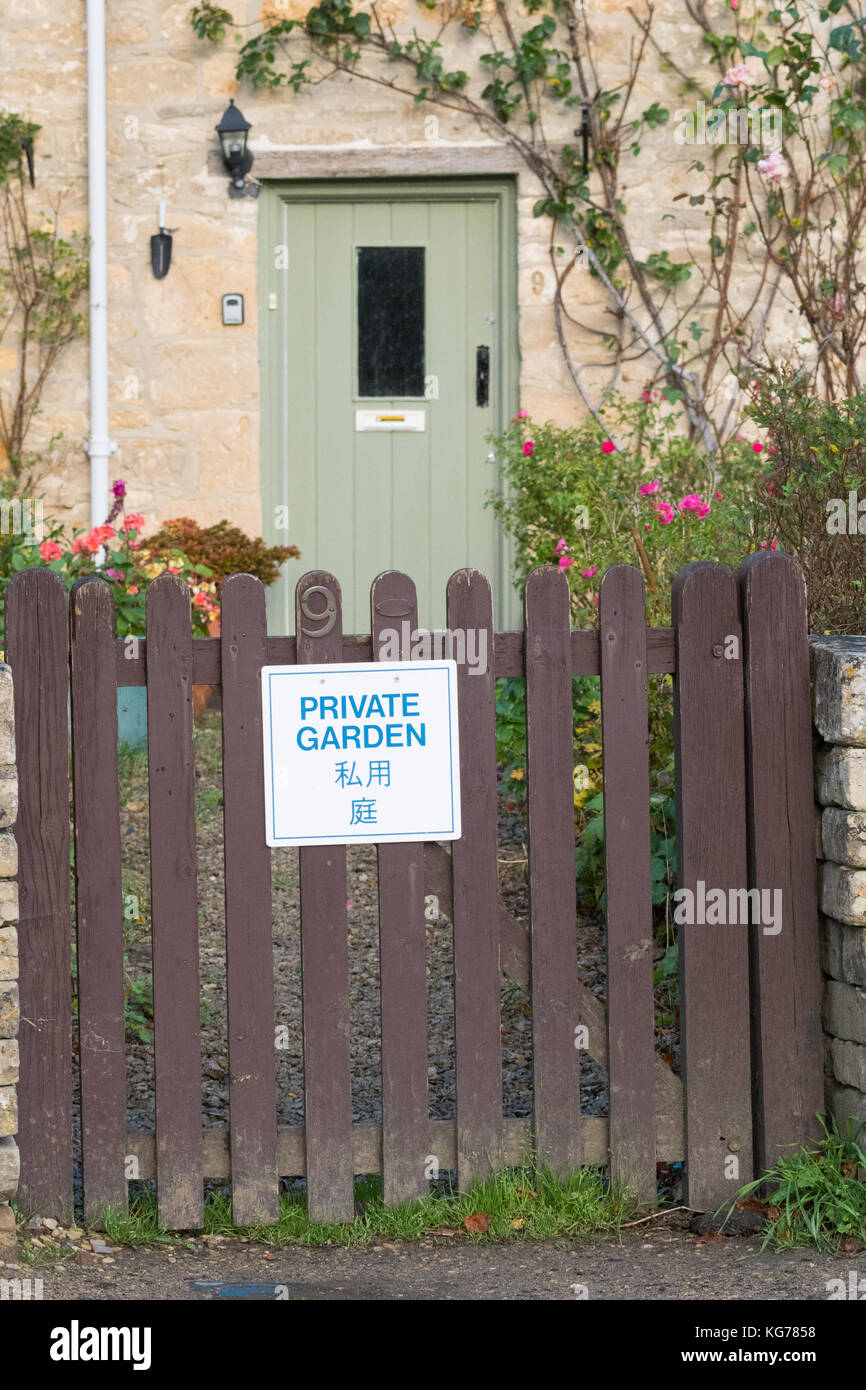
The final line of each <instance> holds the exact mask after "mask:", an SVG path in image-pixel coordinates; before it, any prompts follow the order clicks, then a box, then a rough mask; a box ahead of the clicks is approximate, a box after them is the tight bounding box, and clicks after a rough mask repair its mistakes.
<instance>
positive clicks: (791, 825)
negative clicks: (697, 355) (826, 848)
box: [739, 552, 824, 1172]
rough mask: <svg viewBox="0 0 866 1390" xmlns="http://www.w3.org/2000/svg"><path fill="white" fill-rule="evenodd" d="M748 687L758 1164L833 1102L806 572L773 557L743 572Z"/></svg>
mask: <svg viewBox="0 0 866 1390" xmlns="http://www.w3.org/2000/svg"><path fill="white" fill-rule="evenodd" d="M739 577H740V588H741V597H742V607H743V641H744V652H743V662H744V668H745V689H746V788H747V798H748V826H749V886H750V887H751V888H756V889H758V890H760V891H761V893H762V895H763V894H764V893H766V894H767V895H768V896H767V899H766V906H767V907H768V908H769V913H768V914H767V916H773V917H775V919H776V920H774V921H772V922H770V923H769V928H768V923H767V921H766V919H765V920H763V921H762V923H761V925H756V926H754V927H752V928H751V941H752V1046H753V1059H752V1061H753V1071H754V1087H755V1167H756V1171H757V1172H761V1171H763V1170H764V1169H765V1168H768V1167H771V1166H772V1165H773V1164H774V1163H775V1162H776V1160H777V1159H778V1157H779V1155H780V1153H782V1152H783V1151H784V1150H785V1148H786V1146H787V1145H789V1144H790V1143H791V1142H792V1141H793V1140H794V1139H801V1140H807V1139H809V1138H819V1137H820V1134H821V1127H820V1125H819V1123H818V1120H817V1119H816V1114H817V1112H818V1111H822V1110H823V1109H824V1081H823V1065H822V1058H823V1050H822V1029H821V970H820V962H819V956H818V935H819V933H818V902H817V888H816V862H815V853H814V819H813V809H812V795H813V792H812V711H811V700H810V688H809V639H808V627H807V616H806V585H805V581H804V579H803V572H802V570H801V569H800V566H799V565H798V564H797V562H796V560H794V559H793V557H791V556H789V555H773V554H770V553H768V552H764V553H763V554H761V555H752V556H750V557H749V559H748V560H745V561H744V562H743V564H742V565H741V567H740V576H739Z"/></svg>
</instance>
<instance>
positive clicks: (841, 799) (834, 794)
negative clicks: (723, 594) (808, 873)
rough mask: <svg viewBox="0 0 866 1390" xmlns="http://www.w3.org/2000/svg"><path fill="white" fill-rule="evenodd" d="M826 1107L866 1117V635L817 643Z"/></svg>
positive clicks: (842, 1119)
mask: <svg viewBox="0 0 866 1390" xmlns="http://www.w3.org/2000/svg"><path fill="white" fill-rule="evenodd" d="M812 674H813V691H814V709H815V725H816V728H817V730H818V734H819V735H820V738H821V743H820V745H819V748H818V754H817V799H818V802H819V803H820V828H819V832H818V842H819V843H818V852H819V855H820V857H821V858H822V859H823V861H824V862H823V864H822V865H821V873H820V896H819V902H820V907H821V912H822V917H821V957H822V967H823V970H824V975H825V982H824V1033H825V1043H826V1049H825V1072H826V1078H827V1084H826V1097H827V1108H828V1110H830V1111H831V1112H832V1113H833V1114H834V1115H835V1116H836V1119H837V1120H838V1121H839V1123H840V1124H841V1125H842V1126H843V1127H844V1125H845V1123H846V1121H847V1120H848V1119H849V1118H852V1119H853V1120H854V1121H855V1123H856V1122H859V1121H861V1120H866V637H821V638H815V639H813V642H812Z"/></svg>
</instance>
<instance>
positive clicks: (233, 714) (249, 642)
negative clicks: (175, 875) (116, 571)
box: [220, 574, 280, 1226]
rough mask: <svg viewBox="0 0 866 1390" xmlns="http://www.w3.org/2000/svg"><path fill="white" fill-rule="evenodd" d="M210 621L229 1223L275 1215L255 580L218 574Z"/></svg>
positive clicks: (259, 620)
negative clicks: (217, 725) (216, 662)
mask: <svg viewBox="0 0 866 1390" xmlns="http://www.w3.org/2000/svg"><path fill="white" fill-rule="evenodd" d="M220 624H221V631H222V640H221V642H220V653H221V656H222V670H221V675H222V754H223V825H224V854H225V901H226V1000H227V1004H228V1033H229V1114H230V1116H231V1125H230V1133H231V1149H232V1210H233V1215H234V1220H235V1224H236V1225H238V1226H246V1225H255V1224H259V1223H262V1224H266V1223H268V1222H273V1221H276V1220H277V1218H278V1217H279V1210H280V1193H279V1179H278V1176H277V1114H276V1097H277V1082H276V1054H275V1046H274V953H273V942H272V934H271V852H270V850H269V849H268V847H267V845H266V844H265V839H264V836H263V835H262V826H263V825H264V823H265V792H264V745H263V742H262V686H261V670H262V666H264V665H265V661H266V657H267V620H266V617H265V590H264V585H263V584H262V582H261V580H259V579H254V578H253V576H252V575H249V574H233V575H231V576H230V577H229V578H228V579H227V580H226V582H225V584H224V585H223V588H222V594H221V602H220Z"/></svg>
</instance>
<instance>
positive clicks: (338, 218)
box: [260, 180, 517, 632]
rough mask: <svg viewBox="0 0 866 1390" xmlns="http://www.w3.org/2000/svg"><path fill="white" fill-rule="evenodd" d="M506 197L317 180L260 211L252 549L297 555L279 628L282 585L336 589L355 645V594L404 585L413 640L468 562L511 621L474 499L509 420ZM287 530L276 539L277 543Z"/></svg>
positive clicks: (482, 494)
mask: <svg viewBox="0 0 866 1390" xmlns="http://www.w3.org/2000/svg"><path fill="white" fill-rule="evenodd" d="M512 200H513V189H512V186H511V185H510V184H509V183H508V182H506V181H503V180H498V181H495V182H493V181H485V180H470V181H465V182H462V181H458V180H454V181H447V182H442V181H428V182H426V183H419V182H417V181H414V180H395V181H392V182H390V183H387V184H383V183H364V184H355V183H351V184H350V183H347V182H335V181H333V180H332V181H329V182H327V183H323V184H318V183H315V184H305V185H300V184H295V185H283V186H280V187H273V188H269V189H268V190H267V192H266V195H265V196H264V197H263V199H262V227H261V232H260V242H261V246H262V262H261V274H260V285H261V292H260V305H261V314H262V321H263V334H264V339H263V433H262V443H263V452H262V457H263V479H262V492H263V510H264V527H263V531H264V534H265V536H267V537H268V538H269V539H270V540H272V541H275V542H279V541H286V540H287V539H288V540H289V541H290V542H292V543H293V544H295V545H297V546H298V547H299V548H300V551H301V559H300V561H291V562H289V564H288V565H286V567H285V577H284V580H283V581H282V582H281V583H280V585H279V586H276V587H275V589H274V590H273V591H272V593H271V595H270V606H271V611H270V626H271V630H272V631H273V632H277V631H282V632H290V631H292V630H293V626H294V622H293V594H294V586H295V583H296V581H297V579H298V577H299V576H300V575H301V574H302V573H304V572H305V571H307V570H311V569H324V570H329V571H330V572H331V573H333V574H334V575H336V577H337V578H338V579H339V581H340V583H341V585H342V591H343V627H344V631H345V632H369V630H370V609H369V594H370V584H371V581H372V580H373V579H374V578H375V576H376V575H377V574H378V573H380V571H382V570H384V569H392V568H393V569H401V570H404V571H405V572H406V573H408V574H410V575H411V576H412V578H413V579H414V580H415V583H416V585H417V589H418V599H419V618H420V623H421V625H422V626H425V627H444V625H445V606H444V605H445V586H446V583H447V581H448V578H449V576H450V575H451V574H453V572H454V571H455V570H456V569H459V568H461V567H462V566H464V565H472V566H473V567H474V568H476V569H480V570H483V571H484V572H485V573H486V574H488V575H489V576H490V578H491V580H492V582H493V585H494V603H495V606H496V609H495V612H496V623H497V626H498V627H503V626H509V625H510V624H511V623H512V622H513V620H514V599H513V590H512V589H511V583H510V576H509V574H508V559H507V554H506V546H505V544H504V542H503V539H502V537H501V535H500V533H499V529H498V527H497V525H496V522H495V518H494V516H493V513H492V511H491V510H490V508H489V507H486V506H485V502H486V500H487V497H488V495H489V493H490V492H491V490H493V489H495V488H496V487H497V471H496V465H495V461H494V460H493V457H492V453H491V445H490V443H489V441H488V438H487V436H488V435H489V434H490V433H491V432H492V431H498V430H499V429H501V428H502V426H503V424H504V423H505V421H506V420H507V419H509V418H510V417H511V415H513V414H514V413H515V409H516V390H517V350H516V347H515V337H516V333H515V310H514V287H513V278H514V230H513V224H514V210H513V201H512ZM286 518H288V529H287V530H285V529H281V527H282V526H283V525H284V524H285V521H286Z"/></svg>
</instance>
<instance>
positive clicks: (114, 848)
mask: <svg viewBox="0 0 866 1390" xmlns="http://www.w3.org/2000/svg"><path fill="white" fill-rule="evenodd" d="M318 586H320V587H323V588H325V589H326V590H328V591H329V593H330V595H331V596H332V598H333V602H334V605H335V607H336V621H334V622H333V623H332V622H331V621H330V619H329V618H326V616H325V614H324V613H323V612H321V593H319V595H317V596H316V597H315V599H314V597H313V596H312V595H311V596H310V598H309V599H307V597H306V595H307V591H308V590H310V589H312V588H314V587H318ZM805 611H806V610H805V590H804V584H803V579H802V575H801V573H800V570H799V568H798V567H797V565H796V564H795V563H794V562H793V561H792V560H790V559H789V558H787V557H785V556H779V555H770V554H762V555H755V556H752V557H750V558H749V560H747V561H746V562H745V563H744V564H743V566H742V567H741V569H740V572H739V574H738V575H735V574H733V573H732V572H731V571H730V570H728V569H726V568H724V567H723V566H719V565H710V564H695V565H689V566H687V567H686V568H685V569H684V570H682V571H681V572H680V574H679V575H678V576H677V579H676V581H675V584H674V593H673V624H674V625H673V627H672V628H652V627H650V628H648V627H647V626H646V621H645V606H644V586H643V580H642V577H641V575H640V574H639V572H638V571H637V570H635V569H632V568H631V567H629V566H618V567H616V568H614V569H611V570H609V571H608V572H607V573H606V574H605V575H604V578H603V580H602V582H601V587H600V599H599V627H598V629H597V630H591V631H572V630H571V628H570V622H569V595H568V586H567V582H566V579H565V577H564V576H563V575H562V574H561V573H560V572H559V571H558V570H556V569H552V568H544V569H541V570H537V571H535V572H534V573H533V574H532V575H531V576H530V578H529V580H528V582H527V585H526V591H525V625H524V631H522V632H499V633H494V627H493V611H492V603H491V592H490V586H489V583H488V581H487V580H486V578H485V577H484V576H483V575H481V574H479V573H478V572H477V571H473V570H462V571H459V572H458V573H457V574H455V575H454V576H453V577H452V579H451V581H450V583H449V585H448V591H447V606H446V623H447V628H448V629H449V630H450V632H451V633H456V634H459V633H460V632H461V630H463V631H465V630H467V629H475V630H477V631H478V632H481V631H482V630H483V631H484V632H486V634H487V642H488V646H487V650H488V652H489V653H491V654H492V659H490V660H489V661H488V669H487V671H486V673H484V674H478V673H475V672H473V673H471V674H470V672H469V671H468V669H467V667H466V665H465V664H464V665H462V666H460V667H459V668H458V701H459V718H460V750H461V789H462V814H463V833H462V838H461V839H459V840H457V841H454V842H453V846H452V849H451V853H450V854H449V853H448V852H447V851H446V850H445V848H444V847H443V846H441V845H438V844H426V845H424V844H397V845H382V846H380V847H379V917H380V980H381V1014H382V1109H383V1119H382V1124H381V1125H371V1124H361V1125H358V1124H355V1125H353V1123H352V1107H351V1096H350V1059H349V1000H348V996H349V982H348V954H347V952H348V947H347V930H346V852H345V848H343V847H334V846H325V847H309V848H305V849H302V850H300V851H299V855H300V885H301V941H302V990H303V1045H304V1070H305V1126H304V1128H303V1129H300V1128H294V1127H292V1128H290V1127H278V1125H277V1119H276V1116H277V1095H276V1081H275V1057H274V982H273V957H272V926H271V881H270V851H269V849H268V848H267V846H266V844H265V837H264V833H263V832H264V786H263V767H262V763H263V755H262V735H261V698H260V684H261V683H260V670H261V667H262V666H263V665H265V664H289V663H299V664H303V663H320V662H337V661H370V660H375V658H376V652H377V642H378V639H379V637H380V635H381V633H382V630H383V629H384V628H386V627H387V628H394V627H396V628H397V629H398V630H400V629H401V627H402V625H403V624H404V623H405V624H406V625H407V626H406V627H402V630H403V632H404V633H405V632H406V631H407V630H411V629H412V628H414V627H415V626H416V614H417V606H416V599H415V588H414V585H413V583H412V581H411V579H409V578H408V577H407V576H406V575H403V574H399V573H396V572H393V571H388V572H386V573H384V574H382V575H380V576H379V577H378V579H377V580H376V581H375V583H374V584H373V587H372V592H371V613H372V621H371V630H372V637H371V636H360V637H359V636H344V635H343V633H342V627H341V619H340V589H339V585H338V582H337V580H336V579H335V578H334V577H333V576H331V575H329V574H325V573H321V572H314V573H310V574H307V575H305V576H304V577H303V578H302V579H301V580H300V582H299V584H298V588H297V595H296V617H297V623H296V631H297V632H298V633H299V638H298V640H297V641H296V640H295V638H292V637H269V636H268V635H267V631H266V623H265V594H264V589H263V588H262V585H261V584H260V583H259V581H258V580H256V579H253V578H251V577H250V576H248V575H234V576H232V577H231V578H229V579H228V580H226V582H225V585H224V587H223V590H222V614H221V621H222V629H221V630H222V636H221V637H219V638H210V639H193V637H192V636H191V633H190V623H189V595H188V590H187V589H186V586H185V585H184V583H183V582H182V581H181V580H180V579H178V578H176V577H174V576H169V575H163V576H161V577H159V578H158V579H156V580H155V581H154V582H153V583H152V584H151V586H150V589H149V592H148V597H147V637H146V641H136V640H130V639H126V640H121V639H118V638H117V637H116V636H115V627H114V609H113V599H112V595H111V591H110V589H109V587H108V586H107V585H106V584H105V583H104V582H103V581H101V580H100V579H94V578H91V579H88V580H85V581H79V583H78V584H77V585H76V586H75V588H74V589H73V592H72V595H71V598H69V597H68V596H67V593H66V590H65V589H64V587H63V584H62V582H61V581H60V579H59V578H58V576H56V575H55V574H53V573H52V572H50V571H48V570H46V569H31V570H25V571H23V572H22V573H20V574H18V575H16V576H15V578H14V579H13V580H12V581H11V584H10V585H9V589H8V594H7V609H6V659H7V661H8V662H9V663H10V665H11V667H12V671H13V676H14V683H15V705H16V738H17V752H18V771H19V779H20V813H19V819H18V825H17V831H16V833H17V837H18V843H19V852H20V869H19V884H20V919H21V920H20V976H21V978H20V991H21V1016H22V1026H21V1083H20V1088H19V1091H20V1131H19V1140H18V1142H19V1147H20V1150H21V1163H22V1173H21V1188H20V1200H21V1202H22V1204H23V1205H24V1207H25V1208H29V1209H31V1210H42V1211H43V1212H46V1213H52V1214H54V1215H56V1216H57V1217H59V1218H68V1217H69V1215H70V1214H71V1207H72V1190H73V1082H74V1078H73V1050H72V1045H71V1029H72V1008H71V969H70V967H71V931H70V844H69V839H70V815H69V806H70V787H69V756H68V753H69V721H70V718H71V733H72V776H73V784H74V795H73V804H74V816H73V824H74V851H75V852H74V874H75V905H76V942H77V971H78V990H79V1018H78V1027H79V1036H80V1052H79V1055H80V1093H81V1146H82V1163H83V1186H84V1203H85V1211H86V1212H87V1213H88V1214H92V1213H94V1212H97V1211H98V1210H99V1209H101V1208H102V1207H104V1206H106V1205H109V1206H112V1207H123V1206H124V1205H125V1204H126V1200H127V1177H128V1176H129V1175H130V1172H131V1171H135V1172H137V1173H138V1175H139V1176H140V1177H142V1178H156V1179H157V1190H158V1199H159V1211H160V1217H161V1220H162V1222H163V1224H164V1225H165V1226H166V1227H169V1228H177V1229H182V1228H195V1227H198V1226H200V1225H201V1222H202V1207H203V1179H204V1178H214V1179H220V1178H227V1177H229V1176H230V1177H231V1182H232V1192H233V1203H234V1215H235V1220H236V1221H237V1222H238V1223H252V1222H269V1221H273V1220H274V1219H275V1218H276V1215H277V1211H278V1200H279V1196H278V1178H279V1175H299V1174H306V1179H307V1184H308V1202H309V1211H310V1215H311V1216H312V1217H313V1218H314V1219H331V1220H351V1218H352V1215H353V1187H352V1180H353V1174H356V1173H361V1172H381V1173H382V1174H383V1178H384V1191H385V1198H386V1200H387V1201H388V1202H391V1203H394V1202H399V1201H401V1200H405V1199H408V1198H411V1197H413V1196H415V1195H418V1194H420V1193H422V1192H423V1191H424V1190H425V1188H426V1180H425V1166H426V1161H427V1156H428V1155H431V1154H433V1155H436V1157H437V1160H438V1163H439V1166H440V1167H442V1168H456V1169H457V1171H458V1180H459V1183H460V1185H461V1186H465V1184H466V1183H467V1182H468V1181H469V1180H470V1179H471V1178H472V1177H473V1176H475V1175H479V1174H481V1173H483V1172H484V1171H486V1170H487V1169H489V1167H490V1166H491V1165H492V1166H494V1167H495V1166H497V1165H501V1164H508V1163H517V1162H520V1161H522V1160H523V1159H524V1158H525V1156H526V1154H527V1152H528V1151H529V1150H530V1149H531V1151H532V1152H533V1153H534V1154H535V1155H537V1156H538V1157H539V1158H540V1159H542V1160H544V1161H546V1162H548V1163H550V1164H552V1165H553V1167H554V1168H555V1169H557V1170H558V1171H560V1172H567V1171H573V1170H574V1169H576V1168H577V1167H578V1166H579V1165H581V1164H586V1163H592V1164H608V1163H609V1165H610V1171H611V1174H612V1176H613V1177H614V1178H615V1179H617V1180H628V1181H630V1182H632V1183H633V1184H635V1185H636V1186H637V1188H638V1189H639V1190H640V1191H641V1192H642V1193H644V1194H645V1195H646V1196H648V1197H649V1196H654V1194H655V1191H656V1162H657V1161H659V1160H667V1161H675V1160H684V1161H685V1165H686V1177H687V1185H688V1186H687V1191H688V1197H687V1200H688V1202H689V1203H690V1205H692V1206H693V1207H697V1208H703V1209H708V1208H711V1207H715V1206H716V1205H717V1204H718V1203H720V1202H721V1201H723V1200H724V1199H725V1198H727V1197H730V1195H731V1194H732V1192H733V1191H734V1190H735V1189H736V1187H737V1186H738V1185H739V1183H741V1182H745V1181H747V1180H748V1179H749V1178H750V1177H751V1176H752V1175H753V1174H754V1172H755V1169H756V1165H763V1164H764V1163H765V1162H766V1161H768V1160H770V1159H772V1158H773V1156H774V1155H775V1154H776V1153H777V1152H778V1150H779V1148H780V1146H783V1145H785V1144H787V1143H789V1142H791V1141H794V1140H798V1139H801V1138H804V1137H806V1136H807V1135H809V1134H812V1133H814V1130H815V1119H814V1116H815V1112H816V1111H818V1110H819V1109H821V1108H822V1083H821V1076H822V1061H821V1025H820V1016H819V1003H820V995H819V981H820V975H819V966H818V932H817V907H816V899H815V874H814V861H815V854H814V839H813V798H812V753H811V718H810V696H809V666H808V647H807V634H806V618H805ZM320 613H321V616H319V615H320ZM403 655H404V657H406V658H408V656H409V653H408V651H404V653H403ZM652 673H670V674H672V675H673V676H674V686H675V711H676V749H677V800H678V816H677V821H678V857H679V879H680V885H681V886H683V887H689V888H691V889H692V890H694V889H695V888H696V885H697V883H698V881H699V880H703V882H704V883H705V884H706V885H707V886H708V887H709V886H713V887H722V888H724V889H728V888H747V887H758V888H769V889H780V890H781V891H782V903H783V922H782V929H781V931H779V932H778V934H775V935H770V934H765V933H764V932H763V931H762V929H761V927H760V926H758V925H755V926H715V927H714V926H700V925H697V926H683V927H681V928H680V951H681V1026H682V1038H683V1048H682V1081H680V1079H679V1078H678V1077H676V1076H675V1075H674V1074H673V1073H672V1072H671V1070H670V1068H669V1067H667V1066H666V1065H665V1064H664V1062H663V1061H662V1060H661V1059H660V1058H658V1057H657V1056H656V1055H655V1052H654V1046H653V1042H654V1031H653V1030H654V1021H653V979H652V975H653V956H652V947H653V931H652V910H651V882H650V820H649V805H648V737H647V678H648V675H649V674H652ZM580 675H600V677H601V689H602V721H603V762H604V805H605V840H606V873H607V939H608V951H607V961H608V964H607V971H608V975H607V1008H606V1009H605V1006H604V1005H603V1004H602V1003H601V1002H600V1001H599V1000H598V999H597V998H596V997H595V996H594V995H593V994H592V993H591V992H590V991H589V990H587V989H585V988H584V987H583V985H582V984H581V983H580V982H579V980H578V963H577V946H576V939H575V916H576V903H575V867H574V852H575V845H574V818H573V727H572V718H573V716H572V677H575V676H580ZM500 676H517V677H523V678H524V679H525V681H526V701H527V735H528V740H527V747H528V769H527V776H528V821H529V882H530V899H531V925H530V930H529V932H528V934H527V933H526V932H525V931H524V929H523V927H522V926H521V925H520V924H519V923H518V922H517V921H516V920H515V919H513V918H512V917H511V916H510V915H509V913H508V912H507V911H506V910H505V908H504V907H503V906H502V905H501V904H500V902H499V898H498V886H497V801H496V745H495V679H496V678H497V677H500ZM143 684H146V685H147V692H148V759H149V783H150V847H151V889H152V949H153V983H154V1035H155V1088H156V1132H155V1134H152V1133H141V1132H139V1133H132V1134H130V1133H128V1131H127V1118H126V1084H125V1067H124V982H123V931H122V885H121V841H120V806H119V789H118V774H117V687H118V686H129V685H143ZM200 684H207V685H211V686H218V687H219V688H220V691H221V702H222V724H223V735H222V738H223V782H224V795H223V800H224V816H225V906H226V948H227V962H226V990H227V1005H228V1032H229V1064H230V1116H231V1124H230V1130H229V1131H228V1132H225V1131H222V1130H213V1129H208V1130H205V1131H204V1134H203V1131H202V1101H201V1055H200V1040H199V1027H200V1022H199V1007H200V1005H199V1001H200V992H199V969H198V940H197V936H198V927H197V894H196V828H195V805H194V754H193V686H194V685H200ZM70 697H71V698H70ZM70 710H71V715H70ZM298 795H299V796H303V787H298ZM425 893H435V894H436V895H437V896H438V897H439V900H440V904H441V907H442V910H443V912H444V913H445V915H446V916H447V917H448V918H449V919H450V920H451V922H452V923H453V945H454V979H455V1035H456V1059H457V1063H456V1075H457V1105H456V1122H450V1121H441V1120H433V1121H431V1120H430V1119H429V1118H428V1104H427V1018H426V983H425V919H424V897H425ZM527 936H528V940H527ZM502 970H505V971H506V972H507V973H508V974H509V975H510V976H511V977H512V978H515V979H517V980H522V981H527V982H528V984H529V987H530V989H531V1001H532V1016H533V1104H534V1113H533V1115H532V1117H531V1119H527V1120H522V1119H509V1118H503V1113H502V1111H503V1106H502V1073H501V1061H500V1046H501V1039H500V1026H501V1023H500V986H501V971H502ZM583 1029H585V1030H586V1033H585V1034H584V1033H583V1032H582V1030H583ZM581 1044H585V1046H586V1048H587V1051H588V1052H589V1054H590V1055H591V1056H592V1057H593V1058H595V1059H596V1060H597V1061H599V1062H601V1063H602V1064H604V1065H605V1066H606V1067H607V1068H608V1073H609V1096H610V1113H609V1117H608V1118H604V1117H596V1116H585V1115H581V1112H580V1090H579V1064H580V1051H579V1047H580V1045H581ZM130 1157H133V1158H135V1160H136V1161H137V1168H135V1167H134V1165H133V1167H132V1169H131V1166H130V1163H129V1159H130ZM732 1160H736V1162H733V1161H732Z"/></svg>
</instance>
